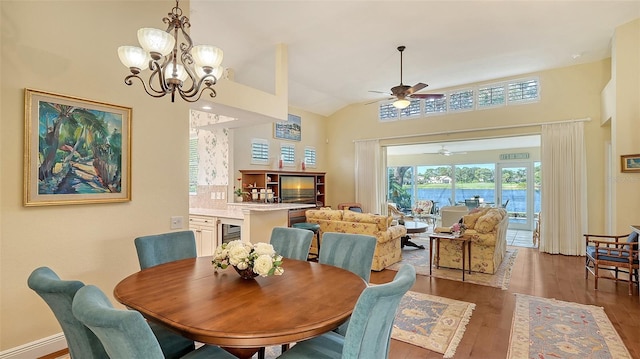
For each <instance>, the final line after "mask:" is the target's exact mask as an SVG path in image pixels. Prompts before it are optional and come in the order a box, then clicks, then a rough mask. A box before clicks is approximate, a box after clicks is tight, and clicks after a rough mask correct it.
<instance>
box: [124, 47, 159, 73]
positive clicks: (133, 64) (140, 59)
mask: <svg viewBox="0 0 640 359" xmlns="http://www.w3.org/2000/svg"><path fill="white" fill-rule="evenodd" d="M118 57H119V58H120V62H122V64H123V65H124V66H126V67H128V68H129V69H131V71H132V72H133V71H134V69H135V70H137V71H138V72H140V71H143V70H145V69H146V68H147V67H148V66H149V60H151V58H150V57H149V54H148V53H147V52H146V51H144V50H143V49H142V48H139V47H137V46H120V47H118Z"/></svg>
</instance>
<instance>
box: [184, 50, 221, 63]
mask: <svg viewBox="0 0 640 359" xmlns="http://www.w3.org/2000/svg"><path fill="white" fill-rule="evenodd" d="M191 55H192V56H193V60H194V61H195V62H196V65H198V66H202V67H206V66H209V67H216V66H220V64H221V63H222V50H220V49H219V48H217V47H215V46H212V45H196V46H194V47H193V48H192V49H191Z"/></svg>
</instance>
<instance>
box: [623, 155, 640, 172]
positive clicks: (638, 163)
mask: <svg viewBox="0 0 640 359" xmlns="http://www.w3.org/2000/svg"><path fill="white" fill-rule="evenodd" d="M620 161H621V164H620V166H621V167H620V168H621V171H622V172H640V154H636V155H623V156H620Z"/></svg>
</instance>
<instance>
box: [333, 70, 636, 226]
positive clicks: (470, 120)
mask: <svg viewBox="0 0 640 359" xmlns="http://www.w3.org/2000/svg"><path fill="white" fill-rule="evenodd" d="M528 76H538V78H539V80H540V86H541V94H540V97H541V99H540V101H539V102H538V103H534V104H523V105H514V106H507V107H502V108H498V109H488V110H479V111H469V112H463V113H457V114H449V115H442V116H433V117H427V118H420V119H412V120H402V121H395V122H387V123H381V122H379V121H378V119H377V106H376V105H363V104H353V105H350V106H348V107H345V108H344V109H342V110H340V111H338V112H336V113H335V114H333V115H332V116H330V117H329V119H328V121H327V122H328V127H327V136H328V138H329V139H330V142H329V147H328V151H329V153H328V157H329V158H331V161H330V162H329V167H328V168H327V170H328V173H327V177H328V180H327V181H328V182H329V181H330V183H331V185H330V186H328V188H327V190H328V195H329V197H330V198H331V201H330V202H329V204H332V205H336V204H337V203H338V202H344V201H351V200H354V199H355V194H354V193H355V189H354V163H355V162H354V161H355V159H354V148H355V147H354V140H358V139H376V138H377V139H380V143H381V144H382V145H390V144H408V143H418V142H424V141H455V140H459V139H473V138H483V137H499V136H508V135H517V134H531V133H540V126H525V127H520V128H512V129H500V130H486V129H491V128H495V127H501V126H512V125H516V126H518V125H527V124H535V123H542V122H551V121H565V120H571V119H582V118H591V119H592V121H590V122H587V123H586V125H585V135H586V138H587V143H588V144H589V146H588V148H587V156H588V158H589V161H588V168H587V173H588V176H589V178H588V190H589V194H590V195H589V199H588V204H589V230H594V231H599V230H601V229H602V228H603V225H604V224H603V223H604V222H603V211H604V209H603V206H602V202H603V200H604V191H603V178H604V176H603V175H602V174H603V173H604V141H605V139H606V138H608V133H609V128H606V127H601V126H600V93H601V91H602V89H603V88H604V86H605V85H606V84H607V82H608V81H609V78H610V61H609V60H605V61H600V62H595V63H590V64H585V65H577V66H571V67H565V68H560V69H553V70H548V71H542V72H540V73H535V74H529V75H521V76H516V77H514V78H523V77H528ZM499 80H501V79H497V80H496V81H499ZM432 134H436V135H432ZM625 230H626V229H625Z"/></svg>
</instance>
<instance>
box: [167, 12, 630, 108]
mask: <svg viewBox="0 0 640 359" xmlns="http://www.w3.org/2000/svg"><path fill="white" fill-rule="evenodd" d="M190 4H191V5H190V6H191V14H190V16H191V23H192V27H191V30H190V31H191V35H192V37H193V39H194V42H195V43H209V44H213V45H216V46H219V47H220V48H222V49H223V50H224V61H223V66H225V67H227V68H232V69H233V71H234V74H235V78H234V80H235V81H237V82H240V83H243V84H245V85H248V86H250V87H253V88H256V89H260V90H263V91H266V92H273V91H274V90H273V89H274V68H275V45H276V44H278V43H284V44H287V46H288V53H289V104H290V105H291V106H294V107H297V108H300V109H303V110H306V111H310V112H313V113H317V114H321V115H325V116H328V115H331V114H332V113H334V112H335V111H337V110H339V109H340V108H342V107H344V106H347V105H349V104H353V103H360V102H369V101H374V100H377V99H384V98H386V96H385V95H382V94H379V93H372V92H369V91H370V90H374V91H388V90H389V89H390V88H391V87H393V86H396V85H398V84H399V83H400V57H399V54H398V51H397V50H396V48H397V47H398V46H399V45H405V46H406V47H407V48H406V50H405V52H404V68H403V83H404V84H407V85H413V84H415V83H418V82H424V83H427V84H429V87H428V88H427V89H426V90H423V91H421V92H429V91H436V92H437V90H438V89H443V88H447V87H455V86H461V85H464V84H468V83H472V82H482V81H490V80H492V79H496V78H501V77H506V76H514V75H520V74H525V73H530V72H535V71H540V70H545V69H550V68H557V67H563V66H569V65H574V64H579V63H587V62H592V61H597V60H600V59H603V58H607V57H609V56H610V45H611V43H610V42H611V37H612V35H613V34H614V30H615V28H616V27H617V26H619V25H621V24H624V23H626V22H628V21H631V20H633V19H635V18H639V17H640V1H371V0H360V1H356V0H354V1H295V0H294V1H291V0H289V1H279V0H273V1H264V0H262V1H211V0H206V1H205V0H191V2H190ZM159 16H162V14H160V15H159Z"/></svg>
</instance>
